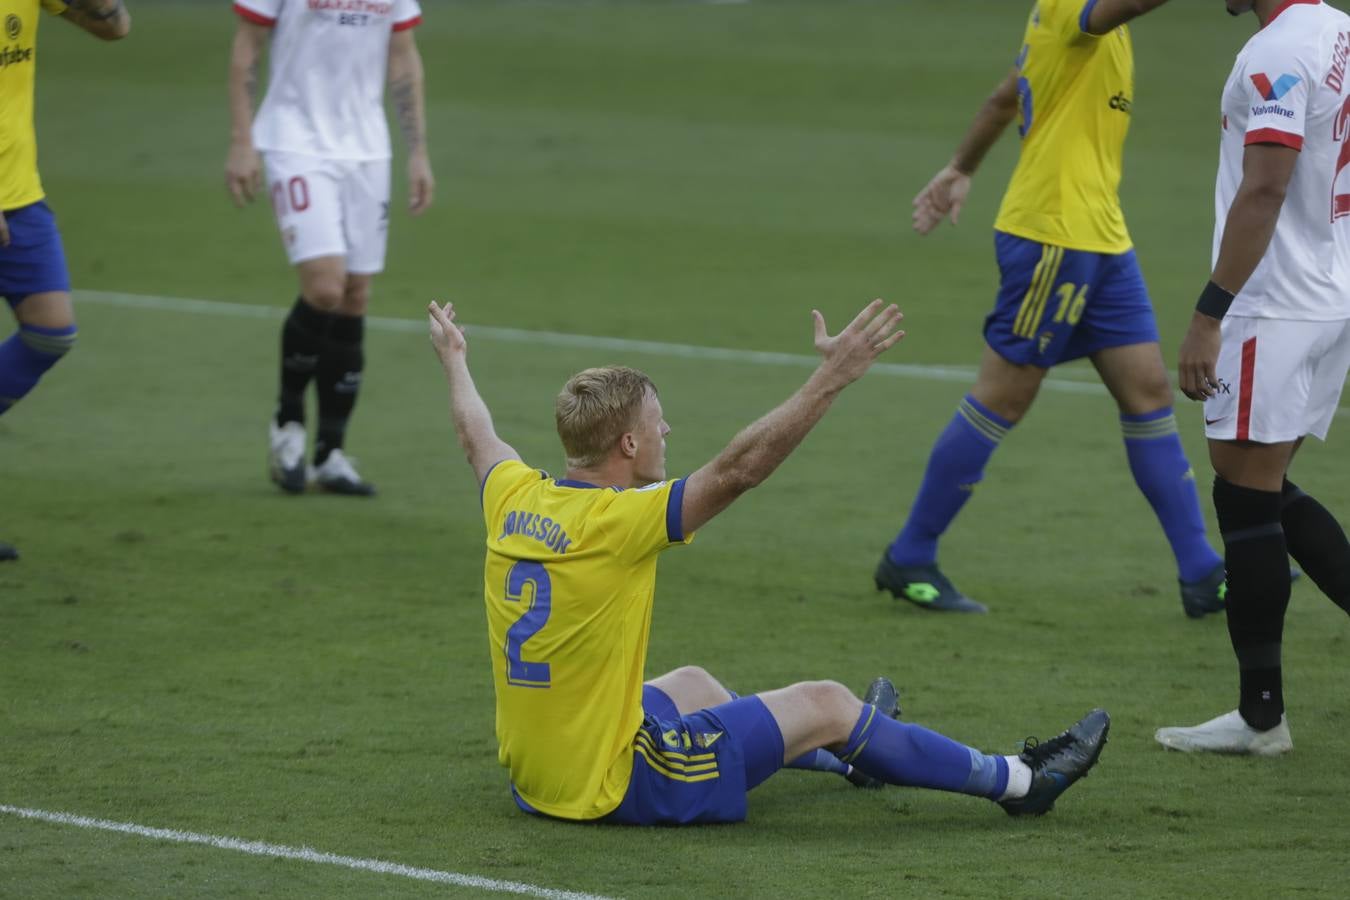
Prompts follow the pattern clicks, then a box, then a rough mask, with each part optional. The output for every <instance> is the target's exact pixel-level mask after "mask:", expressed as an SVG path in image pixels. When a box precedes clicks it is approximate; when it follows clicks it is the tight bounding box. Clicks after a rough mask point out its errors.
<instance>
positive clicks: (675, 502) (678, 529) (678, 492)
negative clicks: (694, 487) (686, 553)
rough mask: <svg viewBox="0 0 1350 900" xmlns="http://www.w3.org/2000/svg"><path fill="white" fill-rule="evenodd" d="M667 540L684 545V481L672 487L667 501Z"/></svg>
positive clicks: (681, 480) (677, 482)
mask: <svg viewBox="0 0 1350 900" xmlns="http://www.w3.org/2000/svg"><path fill="white" fill-rule="evenodd" d="M666 539H667V540H669V541H670V542H671V543H672V544H682V543H684V479H683V478H681V479H679V480H678V481H676V482H674V483H673V484H671V486H670V496H669V497H668V498H667V499H666Z"/></svg>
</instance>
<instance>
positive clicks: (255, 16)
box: [234, 3, 277, 28]
mask: <svg viewBox="0 0 1350 900" xmlns="http://www.w3.org/2000/svg"><path fill="white" fill-rule="evenodd" d="M234 13H235V15H237V16H238V17H239V18H241V19H243V20H244V21H245V22H252V23H253V24H254V25H266V26H268V27H269V28H270V27H271V26H273V25H275V24H277V20H276V19H271V18H268V17H267V16H264V15H263V14H262V13H260V12H254V11H253V10H251V9H249V8H248V7H247V6H245V5H244V4H242V3H236V4H234Z"/></svg>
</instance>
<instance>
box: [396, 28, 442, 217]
mask: <svg viewBox="0 0 1350 900" xmlns="http://www.w3.org/2000/svg"><path fill="white" fill-rule="evenodd" d="M389 96H390V97H391V98H392V99H393V101H394V114H395V115H396V116H397V117H398V127H399V130H400V131H401V132H403V143H404V145H405V146H406V147H407V150H408V211H409V212H411V213H412V214H413V215H414V216H416V215H421V214H422V212H424V211H425V210H426V208H427V207H428V206H430V205H431V198H432V195H433V194H434V193H435V190H436V180H435V178H434V177H432V174H431V161H430V158H429V157H428V155H427V113H426V97H425V90H424V88H423V86H422V55H421V54H420V53H418V52H417V42H416V41H415V40H413V32H412V29H410V28H409V29H404V30H402V31H395V32H394V33H393V35H392V36H391V37H390V39H389Z"/></svg>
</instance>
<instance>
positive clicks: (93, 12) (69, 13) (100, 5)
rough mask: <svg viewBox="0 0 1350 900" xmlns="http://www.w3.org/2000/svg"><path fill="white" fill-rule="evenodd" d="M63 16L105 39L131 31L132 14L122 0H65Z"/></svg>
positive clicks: (111, 38)
mask: <svg viewBox="0 0 1350 900" xmlns="http://www.w3.org/2000/svg"><path fill="white" fill-rule="evenodd" d="M65 3H66V8H65V10H64V11H63V12H62V13H61V18H63V19H65V20H66V21H67V22H70V23H72V24H74V25H78V26H80V27H81V28H83V29H84V30H85V31H87V32H89V33H90V34H92V35H93V36H94V37H97V38H102V39H103V40H105V41H115V40H117V39H118V38H124V37H126V36H127V33H128V32H129V31H131V14H130V13H128V12H127V8H126V5H125V4H124V3H123V2H122V0H65Z"/></svg>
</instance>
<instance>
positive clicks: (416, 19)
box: [394, 16, 422, 31]
mask: <svg viewBox="0 0 1350 900" xmlns="http://www.w3.org/2000/svg"><path fill="white" fill-rule="evenodd" d="M421 24H422V17H421V16H413V17H412V18H411V19H404V20H403V21H402V22H395V23H394V30H395V31H407V30H408V29H409V28H416V27H417V26H418V25H421Z"/></svg>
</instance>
